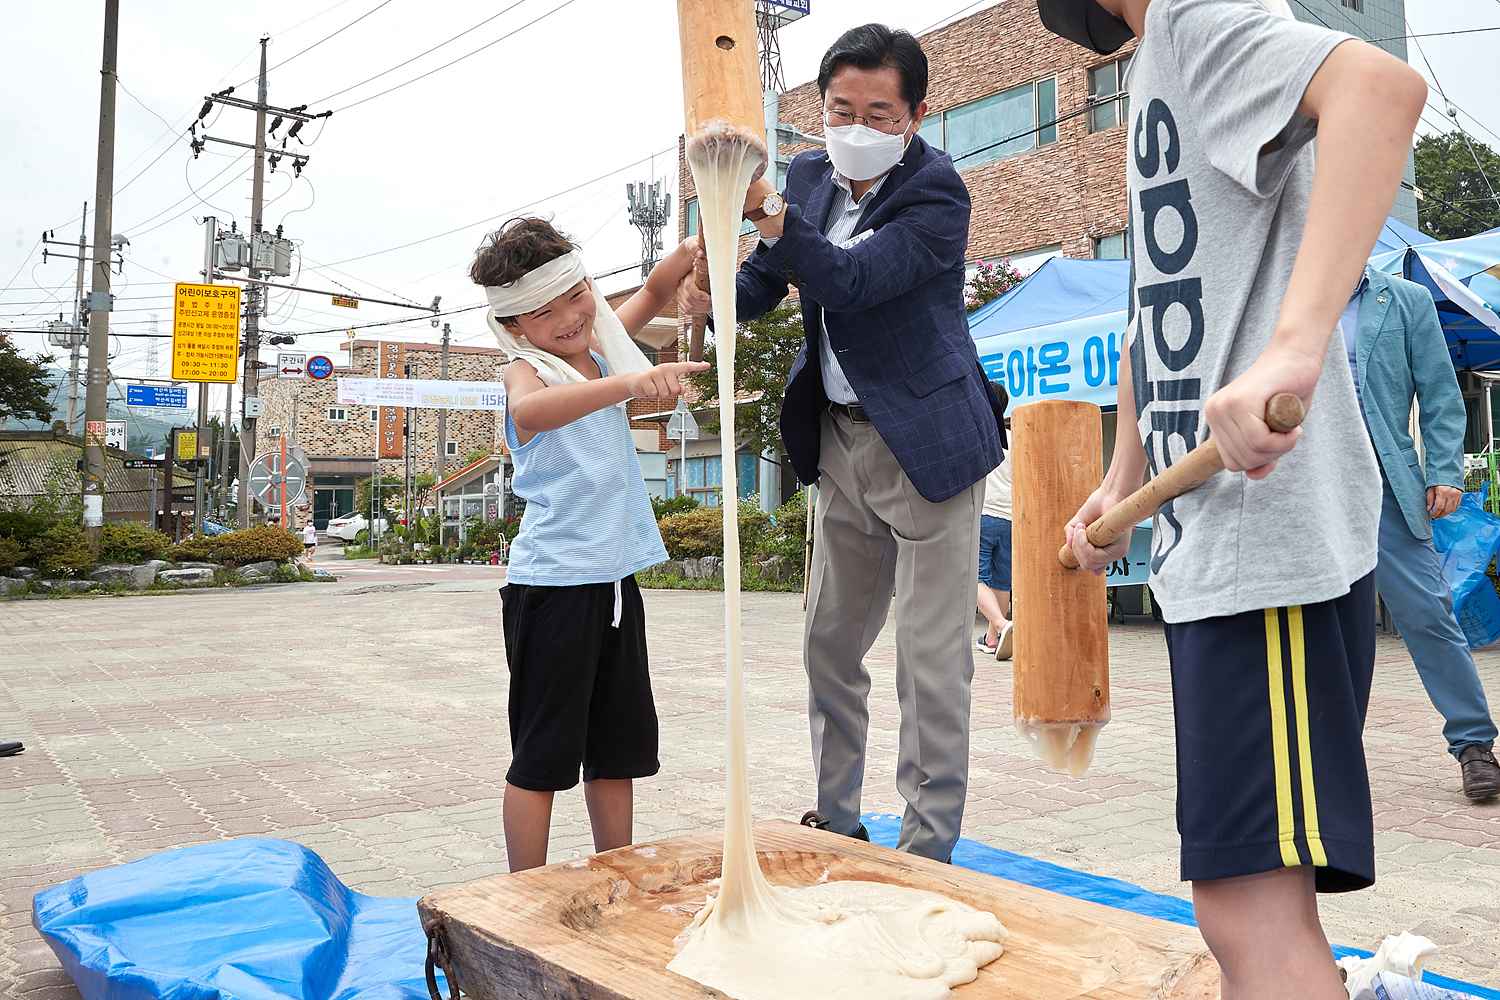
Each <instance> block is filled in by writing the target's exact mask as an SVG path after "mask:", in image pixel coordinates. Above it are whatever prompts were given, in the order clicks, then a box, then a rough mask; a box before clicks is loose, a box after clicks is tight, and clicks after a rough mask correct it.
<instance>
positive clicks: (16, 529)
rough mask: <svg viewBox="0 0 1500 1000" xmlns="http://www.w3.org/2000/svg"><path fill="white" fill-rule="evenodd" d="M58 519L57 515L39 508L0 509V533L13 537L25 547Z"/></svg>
mask: <svg viewBox="0 0 1500 1000" xmlns="http://www.w3.org/2000/svg"><path fill="white" fill-rule="evenodd" d="M58 520H59V518H58V517H56V516H54V515H53V514H51V513H49V512H46V511H43V510H40V509H32V510H0V535H3V536H5V537H7V538H14V539H15V540H16V541H17V542H19V543H20V544H21V547H22V548H25V547H27V546H29V545H30V544H31V542H32V539H34V538H36V537H37V536H38V535H40V534H41V533H42V532H44V531H46V530H47V529H48V528H49V527H51V526H52V525H53V524H55V523H56V522H57V521H58Z"/></svg>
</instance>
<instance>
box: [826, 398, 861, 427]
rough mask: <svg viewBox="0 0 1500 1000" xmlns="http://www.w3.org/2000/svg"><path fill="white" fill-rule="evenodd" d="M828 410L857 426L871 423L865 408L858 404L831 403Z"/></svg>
mask: <svg viewBox="0 0 1500 1000" xmlns="http://www.w3.org/2000/svg"><path fill="white" fill-rule="evenodd" d="M828 410H829V412H830V413H833V414H836V415H839V416H844V417H848V418H849V419H850V420H852V421H854V422H855V423H856V424H868V423H869V422H870V415H869V414H868V413H866V412H865V408H864V407H863V406H860V405H859V404H858V403H833V402H830V403H829V404H828Z"/></svg>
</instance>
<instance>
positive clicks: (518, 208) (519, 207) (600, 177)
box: [324, 0, 676, 267]
mask: <svg viewBox="0 0 1500 1000" xmlns="http://www.w3.org/2000/svg"><path fill="white" fill-rule="evenodd" d="M570 2H571V0H570ZM675 148H676V145H675V144H673V145H672V146H669V147H667V148H666V149H663V150H658V151H657V152H655V153H649V154H647V155H646V156H643V157H641V158H640V159H638V160H635V161H632V162H630V163H627V164H625V165H624V166H620V167H616V168H614V169H613V170H610V171H608V172H607V173H603V174H600V175H598V176H597V177H592V178H590V179H588V180H586V181H581V182H579V183H577V184H574V185H573V186H572V187H567V188H563V189H562V190H561V191H554V192H553V193H551V194H547V195H543V196H542V197H540V198H534V199H532V200H531V201H528V202H526V203H524V204H521V205H517V206H515V207H514V208H508V209H506V210H504V211H502V212H495V213H493V214H491V215H486V216H484V217H483V218H479V219H475V220H473V221H472V222H466V223H464V224H463V225H460V226H454V227H453V228H452V229H445V230H443V231H442V232H440V233H433V234H432V235H431V236H423V237H421V238H420V239H415V240H409V241H407V242H406V243H399V244H397V245H396V246H393V247H386V248H385V249H383V250H372V251H370V252H369V253H362V254H358V255H356V256H354V257H345V258H343V259H342V260H336V261H333V263H332V264H325V265H324V266H325V267H334V266H337V265H339V264H348V263H349V262H351V261H356V260H365V259H367V258H369V257H378V256H380V255H382V254H388V253H395V252H396V251H397V250H405V249H407V248H408V247H414V246H418V245H420V244H423V243H431V242H432V241H433V240H439V239H442V238H443V237H445V236H452V235H453V234H454V233H461V232H463V231H464V230H465V229H473V228H474V227H475V226H478V225H483V224H484V223H486V222H493V221H494V220H496V219H498V218H501V217H505V216H510V215H514V214H515V213H516V212H520V211H523V210H524V209H527V208H531V207H532V206H534V205H539V204H541V203H542V202H545V201H551V200H552V199H554V198H561V197H562V196H563V195H565V194H572V193H573V192H574V191H579V190H582V189H583V188H586V187H588V186H589V185H591V184H598V183H599V182H600V181H605V180H608V179H609V178H611V177H613V176H615V175H616V174H619V173H624V172H625V171H626V170H633V169H634V168H636V167H638V166H640V165H641V164H642V163H646V162H648V161H649V160H650V159H651V158H652V157H653V156H664V155H666V154H667V153H669V152H671V151H672V150H673V149H675Z"/></svg>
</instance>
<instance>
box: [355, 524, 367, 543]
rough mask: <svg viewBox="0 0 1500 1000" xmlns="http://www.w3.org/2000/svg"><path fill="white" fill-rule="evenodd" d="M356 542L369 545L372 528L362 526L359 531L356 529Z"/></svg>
mask: <svg viewBox="0 0 1500 1000" xmlns="http://www.w3.org/2000/svg"><path fill="white" fill-rule="evenodd" d="M354 544H355V545H369V544H370V529H369V528H360V529H359V530H358V531H356V532H355V533H354Z"/></svg>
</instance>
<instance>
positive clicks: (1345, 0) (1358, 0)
mask: <svg viewBox="0 0 1500 1000" xmlns="http://www.w3.org/2000/svg"><path fill="white" fill-rule="evenodd" d="M1339 3H1340V4H1341V5H1342V6H1344V7H1348V8H1349V9H1350V10H1352V11H1355V12H1356V13H1359V14H1363V13H1364V12H1365V0H1339Z"/></svg>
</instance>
